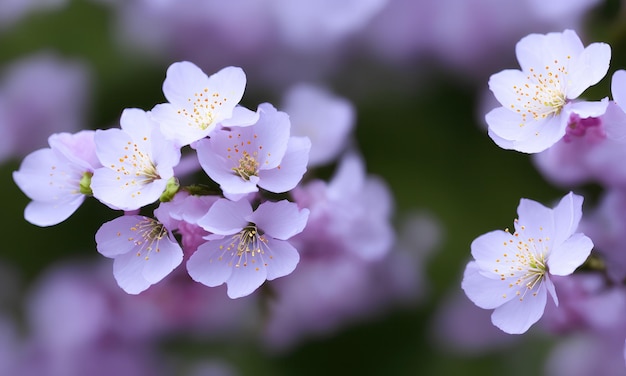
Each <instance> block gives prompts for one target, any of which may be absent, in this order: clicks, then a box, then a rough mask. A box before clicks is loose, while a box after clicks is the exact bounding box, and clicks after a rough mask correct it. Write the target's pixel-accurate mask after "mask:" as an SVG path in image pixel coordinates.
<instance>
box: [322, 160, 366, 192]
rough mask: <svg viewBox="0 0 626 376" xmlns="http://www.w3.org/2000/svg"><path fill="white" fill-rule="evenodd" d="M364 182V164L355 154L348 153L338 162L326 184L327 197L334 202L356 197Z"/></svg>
mask: <svg viewBox="0 0 626 376" xmlns="http://www.w3.org/2000/svg"><path fill="white" fill-rule="evenodd" d="M365 182H366V171H365V162H364V161H363V157H362V156H361V155H359V154H357V153H353V152H349V153H347V154H346V155H344V156H343V157H342V158H341V160H340V161H339V166H338V167H337V170H336V171H335V174H334V175H333V177H332V179H331V180H330V182H329V183H328V197H329V198H330V199H331V200H334V201H340V202H341V201H343V200H344V198H346V197H349V198H352V197H355V196H358V195H359V194H360V193H361V192H362V189H363V186H364V185H365Z"/></svg>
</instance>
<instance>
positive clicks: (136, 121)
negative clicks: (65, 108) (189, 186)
mask: <svg viewBox="0 0 626 376" xmlns="http://www.w3.org/2000/svg"><path fill="white" fill-rule="evenodd" d="M120 124H121V127H122V129H116V128H113V129H107V130H104V131H103V130H97V131H96V135H95V142H96V153H97V155H98V158H99V159H100V162H102V165H103V167H101V168H99V169H97V170H96V171H94V174H93V177H92V179H91V189H92V191H93V195H94V197H95V198H97V199H98V200H100V201H102V202H103V203H105V204H107V205H109V206H111V207H113V208H117V209H122V210H135V209H139V208H141V207H142V206H145V205H148V204H151V203H153V202H155V201H156V200H157V199H159V197H160V196H161V194H162V193H163V191H164V190H165V188H166V186H167V183H168V180H169V179H170V178H173V177H174V167H175V166H176V165H177V164H178V162H179V161H180V148H178V147H177V146H176V145H175V144H174V143H173V142H172V141H169V140H166V139H165V138H164V137H163V135H162V134H161V132H160V131H159V127H158V126H157V125H156V124H155V123H154V122H153V121H152V120H151V119H150V117H149V116H148V114H147V113H146V112H144V111H142V110H139V109H126V110H124V112H123V113H122V117H121V119H120Z"/></svg>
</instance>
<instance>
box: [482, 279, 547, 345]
mask: <svg viewBox="0 0 626 376" xmlns="http://www.w3.org/2000/svg"><path fill="white" fill-rule="evenodd" d="M534 293H536V295H534ZM546 299H547V293H546V288H545V286H543V285H542V284H539V285H538V286H536V287H535V289H533V290H529V291H527V292H526V295H525V296H524V297H523V298H515V299H511V300H510V301H509V302H507V303H506V304H503V305H501V306H499V307H497V308H496V309H495V310H494V311H493V313H492V314H491V322H492V323H493V324H494V325H495V326H497V327H498V328H500V329H501V330H502V331H504V332H506V333H509V334H522V333H525V332H526V331H527V330H528V328H530V326H531V325H533V324H534V323H536V322H537V321H538V320H539V319H540V318H541V316H542V315H543V312H544V310H545V308H546Z"/></svg>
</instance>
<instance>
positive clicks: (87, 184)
mask: <svg viewBox="0 0 626 376" xmlns="http://www.w3.org/2000/svg"><path fill="white" fill-rule="evenodd" d="M92 176H93V172H89V171H87V172H85V173H84V174H83V177H82V178H80V185H79V187H80V188H79V191H80V193H82V194H84V195H87V196H91V195H93V191H92V190H91V177H92Z"/></svg>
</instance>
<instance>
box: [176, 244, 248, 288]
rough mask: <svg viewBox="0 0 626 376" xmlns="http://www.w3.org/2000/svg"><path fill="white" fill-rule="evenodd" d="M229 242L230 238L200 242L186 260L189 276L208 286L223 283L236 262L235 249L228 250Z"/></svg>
mask: <svg viewBox="0 0 626 376" xmlns="http://www.w3.org/2000/svg"><path fill="white" fill-rule="evenodd" d="M230 244H231V241H230V239H228V240H225V241H218V240H216V241H210V242H207V243H204V244H201V245H200V246H199V247H198V249H197V250H196V251H195V252H194V254H193V255H191V257H190V258H189V260H188V261H187V272H188V273H189V276H191V278H193V280H194V281H196V282H200V283H202V284H203V285H206V286H209V287H215V286H219V285H221V284H223V283H225V282H226V281H227V280H228V278H230V276H231V274H232V273H233V268H234V264H235V263H236V256H235V255H234V253H236V250H233V249H230V250H228V248H229V245H230Z"/></svg>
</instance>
